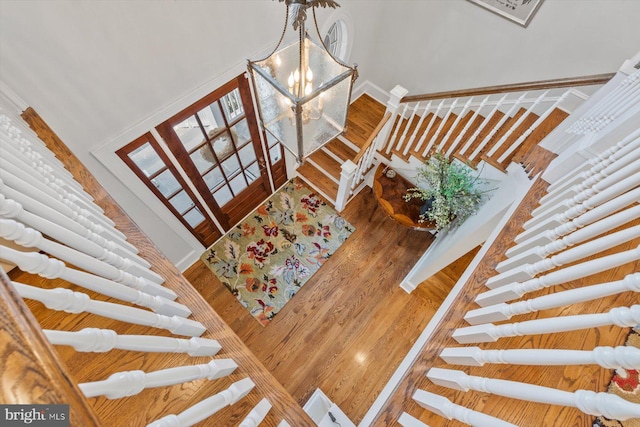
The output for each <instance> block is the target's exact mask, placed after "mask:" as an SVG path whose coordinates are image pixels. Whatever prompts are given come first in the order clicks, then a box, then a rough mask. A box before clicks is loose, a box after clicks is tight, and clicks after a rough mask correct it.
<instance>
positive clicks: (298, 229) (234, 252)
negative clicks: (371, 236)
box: [201, 178, 355, 326]
mask: <svg viewBox="0 0 640 427" xmlns="http://www.w3.org/2000/svg"><path fill="white" fill-rule="evenodd" d="M354 230H355V229H354V227H353V226H352V225H351V224H349V223H348V222H347V221H346V220H345V219H344V218H342V217H341V216H340V215H338V214H337V213H336V211H335V210H333V209H332V208H331V207H330V206H328V205H327V204H326V203H325V202H324V201H322V200H321V199H320V198H319V197H318V196H317V195H316V194H314V193H313V192H312V191H311V190H309V189H308V188H307V187H305V186H304V185H303V184H302V183H301V182H300V181H299V180H297V179H295V178H294V179H293V180H291V181H289V182H288V183H287V184H286V185H285V186H283V187H282V188H281V189H280V190H278V191H277V192H276V193H274V194H273V195H272V196H271V197H270V198H269V199H268V200H267V201H266V202H265V203H264V204H262V205H261V206H260V207H258V208H257V209H256V210H255V211H254V212H253V213H252V214H251V215H249V216H248V217H247V218H246V219H245V220H244V222H242V223H240V224H238V225H237V226H236V227H234V228H233V229H231V230H230V231H229V232H228V233H227V234H226V235H225V236H223V237H222V238H221V239H220V240H218V241H217V242H216V243H215V244H214V245H213V246H211V247H210V248H209V249H207V250H206V251H205V253H204V254H202V256H201V260H202V261H203V262H204V263H205V264H206V265H207V266H209V268H210V269H211V270H212V271H213V272H214V273H215V274H216V276H217V277H218V278H219V279H220V281H221V282H222V283H223V284H224V285H225V286H226V287H227V288H229V290H230V291H231V292H232V293H233V294H234V295H235V296H236V298H237V299H238V301H240V303H241V304H242V305H243V306H244V307H245V308H246V309H247V310H249V312H251V315H252V316H253V317H255V318H256V319H257V320H258V321H259V322H260V323H261V324H262V325H263V326H266V325H268V324H269V322H270V321H271V320H272V319H273V317H274V316H275V315H276V314H278V312H279V311H280V310H281V309H282V307H283V306H284V305H285V304H286V303H287V302H288V301H289V300H290V299H291V298H293V296H294V295H295V294H296V293H297V292H298V291H299V290H300V288H301V287H302V286H303V285H304V284H305V283H306V282H307V280H309V279H310V278H311V276H312V275H313V274H314V273H315V272H316V271H318V269H319V268H320V267H321V266H322V264H324V263H325V261H326V260H327V259H329V257H330V256H331V255H333V253H334V252H335V251H336V250H337V249H338V248H339V247H340V245H342V243H344V241H345V240H346V239H347V238H348V237H349V236H350V235H351V233H353V231H354Z"/></svg>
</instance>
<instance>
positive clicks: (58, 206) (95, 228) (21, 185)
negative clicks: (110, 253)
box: [1, 170, 138, 253]
mask: <svg viewBox="0 0 640 427" xmlns="http://www.w3.org/2000/svg"><path fill="white" fill-rule="evenodd" d="M9 189H11V190H13V191H15V192H17V193H19V194H24V195H26V196H28V197H29V198H31V199H35V200H38V201H39V202H40V203H41V204H43V205H46V206H47V208H48V209H50V210H52V211H54V212H56V214H57V215H61V216H63V217H66V218H68V219H70V220H71V221H72V222H74V223H76V224H78V226H79V227H75V228H74V232H75V233H78V231H75V230H84V229H87V230H89V231H91V232H93V233H95V234H98V235H100V236H102V237H103V238H107V239H109V240H112V241H114V242H116V243H117V244H118V245H119V246H122V247H123V248H125V249H126V250H128V251H129V252H133V253H136V252H137V251H138V250H137V249H136V247H135V246H133V245H132V244H131V243H129V242H127V241H126V240H124V238H123V237H121V236H120V234H122V233H120V232H116V231H114V230H115V229H114V228H113V227H110V228H105V227H103V226H102V225H100V224H97V223H94V222H93V221H91V220H90V219H88V218H87V217H86V216H83V215H82V214H84V213H87V212H86V211H85V212H82V213H78V212H74V211H73V210H72V209H71V208H69V207H68V206H66V205H65V204H64V203H62V202H60V201H58V200H56V199H55V198H54V197H52V196H50V195H49V194H47V193H45V192H44V191H41V190H39V189H37V188H36V187H33V186H31V185H29V184H28V183H27V182H25V181H22V180H21V179H19V178H18V177H16V176H15V175H13V174H12V173H10V172H8V171H6V170H4V171H3V172H2V190H1V191H2V192H3V193H4V194H6V195H8V196H9V193H8V192H7V191H8V190H9ZM9 197H12V196H9ZM12 198H13V199H16V200H19V199H17V198H16V197H12ZM19 201H20V202H21V203H23V204H24V201H23V200H19ZM78 234H80V233H78Z"/></svg>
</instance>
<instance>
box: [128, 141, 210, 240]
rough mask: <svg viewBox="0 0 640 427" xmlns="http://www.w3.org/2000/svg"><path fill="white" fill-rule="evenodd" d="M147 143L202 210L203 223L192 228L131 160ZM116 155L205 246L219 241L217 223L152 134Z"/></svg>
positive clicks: (134, 142) (132, 143)
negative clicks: (210, 216) (134, 152)
mask: <svg viewBox="0 0 640 427" xmlns="http://www.w3.org/2000/svg"><path fill="white" fill-rule="evenodd" d="M146 143H148V144H149V145H151V147H152V148H153V149H154V151H155V152H156V154H157V155H158V156H159V157H160V159H161V160H162V162H163V163H164V165H165V167H166V169H167V170H169V171H170V172H171V173H172V174H173V176H174V178H175V179H176V180H177V181H178V183H179V184H180V186H181V187H182V190H184V191H185V192H186V193H187V194H188V195H189V197H190V198H191V200H192V201H193V203H194V205H195V206H196V208H198V209H199V210H200V213H201V214H202V216H203V217H204V221H203V222H202V223H200V224H198V225H197V226H195V227H192V226H191V225H190V224H189V223H188V222H187V221H186V220H185V219H184V217H183V215H182V214H181V213H180V212H178V211H177V210H176V208H175V207H174V206H173V205H172V204H171V203H169V199H168V198H167V197H165V196H164V195H163V194H162V193H161V192H160V190H158V189H157V188H156V186H155V185H153V184H152V182H151V178H150V177H147V176H146V175H145V174H144V173H143V172H142V170H140V168H139V167H138V165H136V164H135V163H134V161H133V160H131V158H130V157H129V155H128V154H129V153H131V152H133V151H134V150H136V149H137V148H139V147H141V146H143V145H144V144H146ZM116 154H117V155H118V157H120V159H122V161H123V162H124V163H125V164H126V165H127V166H129V169H131V171H132V172H133V173H134V174H135V175H136V176H137V177H138V178H139V179H140V180H141V181H142V182H143V183H144V184H145V185H146V186H147V188H149V190H151V192H152V193H153V194H154V195H155V196H156V197H157V198H158V199H159V200H160V201H161V202H162V204H164V205H165V206H166V207H167V209H169V210H170V211H171V213H172V214H173V216H174V217H176V218H177V219H178V220H179V221H180V222H181V223H182V225H183V226H184V227H185V228H186V229H187V230H189V231H190V232H191V234H192V235H193V236H194V237H195V238H196V239H197V240H198V241H199V242H200V243H201V244H202V245H203V246H205V247H208V246H210V245H212V244H213V243H214V242H215V240H217V239H218V238H219V237H221V236H222V233H221V232H220V230H219V229H218V227H217V226H216V224H215V222H213V220H212V219H211V218H209V215H208V214H207V211H206V210H205V209H204V207H203V206H202V204H201V203H200V201H199V200H198V198H197V197H196V195H195V194H194V193H193V191H192V190H191V188H190V187H189V185H188V184H187V182H186V181H185V180H184V178H183V176H182V175H181V174H180V173H179V172H178V170H177V169H176V167H175V165H174V164H173V162H172V161H171V159H169V156H167V154H166V153H165V152H164V150H163V149H162V147H161V146H160V144H159V143H158V141H157V140H156V139H155V138H154V136H153V135H152V134H151V132H146V133H145V134H144V135H142V136H140V137H138V138H136V139H134V140H133V141H131V142H130V143H129V144H127V145H125V146H124V147H122V148H120V149H119V150H117V151H116ZM212 231H213V232H212Z"/></svg>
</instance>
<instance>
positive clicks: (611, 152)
mask: <svg viewBox="0 0 640 427" xmlns="http://www.w3.org/2000/svg"><path fill="white" fill-rule="evenodd" d="M630 136H632V137H633V138H630ZM630 136H627V137H626V138H624V139H623V140H622V141H619V142H618V143H617V144H615V145H614V146H613V147H611V148H609V149H608V150H606V151H605V152H604V153H602V154H601V155H600V156H598V157H596V158H595V159H593V158H592V159H590V160H589V161H588V164H589V165H591V167H590V168H589V169H587V170H584V171H582V172H580V171H581V170H582V169H581V168H582V166H580V167H578V168H576V169H575V170H573V171H571V172H569V173H568V174H567V175H566V178H570V179H563V180H562V181H558V182H555V183H554V184H552V185H550V186H549V187H548V188H547V194H546V195H544V196H543V197H542V198H541V199H540V203H541V204H545V203H546V202H548V201H549V200H551V199H552V198H555V197H556V196H557V195H558V194H564V193H565V192H566V191H571V188H572V187H573V186H575V185H577V184H579V183H582V182H584V181H586V180H587V179H589V178H591V177H592V176H593V175H596V174H597V173H599V172H600V171H602V170H603V169H605V168H606V167H607V166H609V165H611V164H613V163H614V162H616V161H618V160H620V159H623V158H625V157H626V156H627V155H629V154H630V153H632V152H633V151H635V150H637V149H638V148H640V129H638V130H637V131H635V132H634V133H633V134H632V135H630Z"/></svg>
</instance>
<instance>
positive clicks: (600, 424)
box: [593, 327, 640, 427]
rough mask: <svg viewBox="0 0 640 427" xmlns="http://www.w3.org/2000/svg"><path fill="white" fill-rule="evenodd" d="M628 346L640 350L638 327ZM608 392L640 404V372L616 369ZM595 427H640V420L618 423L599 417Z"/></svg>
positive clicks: (594, 424) (634, 419)
mask: <svg viewBox="0 0 640 427" xmlns="http://www.w3.org/2000/svg"><path fill="white" fill-rule="evenodd" d="M626 345H632V346H634V347H638V348H640V328H638V327H636V328H633V329H632V330H631V333H630V334H629V338H628V339H627V343H626ZM607 392H608V393H613V394H615V395H618V396H620V397H622V398H623V399H626V400H630V401H631V402H633V403H640V372H639V371H638V370H637V369H622V368H620V369H616V372H615V373H614V374H613V378H612V379H611V383H610V384H609V388H608V390H607ZM593 427H640V418H632V419H629V420H626V421H616V420H610V419H608V418H605V417H598V418H596V421H595V422H594V423H593Z"/></svg>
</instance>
